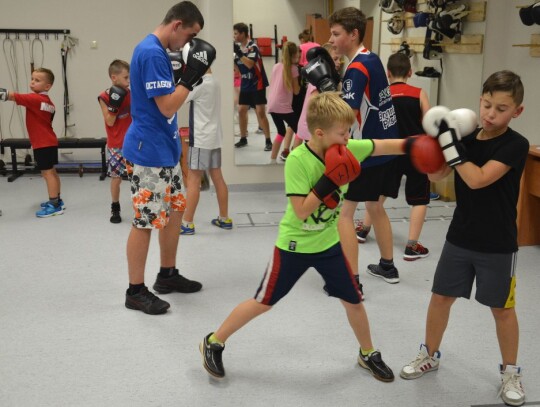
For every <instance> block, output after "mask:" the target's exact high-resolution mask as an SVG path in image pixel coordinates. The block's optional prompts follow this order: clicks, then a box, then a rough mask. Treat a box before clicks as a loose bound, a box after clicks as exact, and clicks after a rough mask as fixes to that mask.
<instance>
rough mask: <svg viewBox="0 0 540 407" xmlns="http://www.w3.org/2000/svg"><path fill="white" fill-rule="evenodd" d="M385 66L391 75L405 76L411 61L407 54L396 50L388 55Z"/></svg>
mask: <svg viewBox="0 0 540 407" xmlns="http://www.w3.org/2000/svg"><path fill="white" fill-rule="evenodd" d="M386 68H387V69H388V71H390V73H391V74H392V76H393V77H395V78H405V77H406V76H407V75H408V74H409V71H410V70H411V61H410V60H409V57H407V55H405V54H402V53H401V52H397V53H395V54H392V55H390V57H388V63H387V64H386Z"/></svg>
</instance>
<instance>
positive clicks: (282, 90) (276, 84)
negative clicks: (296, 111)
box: [267, 62, 299, 114]
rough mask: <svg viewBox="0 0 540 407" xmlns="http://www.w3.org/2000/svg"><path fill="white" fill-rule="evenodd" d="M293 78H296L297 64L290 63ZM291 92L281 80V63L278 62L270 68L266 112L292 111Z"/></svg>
mask: <svg viewBox="0 0 540 407" xmlns="http://www.w3.org/2000/svg"><path fill="white" fill-rule="evenodd" d="M291 75H292V77H293V79H295V78H298V75H299V73H298V66H297V65H291ZM292 100H293V92H292V90H288V89H287V88H286V87H285V83H284V82H283V64H282V63H281V62H278V63H277V64H275V65H274V68H272V77H271V78H270V86H269V88H268V104H267V106H268V113H283V114H284V113H292V112H293V109H292Z"/></svg>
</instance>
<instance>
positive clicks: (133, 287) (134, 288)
mask: <svg viewBox="0 0 540 407" xmlns="http://www.w3.org/2000/svg"><path fill="white" fill-rule="evenodd" d="M143 288H144V283H141V284H131V283H130V284H129V288H128V294H129V295H135V294H139V293H140V292H141V290H142V289H143Z"/></svg>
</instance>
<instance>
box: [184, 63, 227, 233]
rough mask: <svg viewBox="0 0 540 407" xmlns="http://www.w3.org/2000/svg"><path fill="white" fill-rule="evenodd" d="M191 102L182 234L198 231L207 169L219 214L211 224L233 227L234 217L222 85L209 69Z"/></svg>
mask: <svg viewBox="0 0 540 407" xmlns="http://www.w3.org/2000/svg"><path fill="white" fill-rule="evenodd" d="M186 102H190V104H189V152H188V158H187V163H188V168H189V170H188V176H187V181H186V188H187V191H188V192H187V199H186V210H185V212H184V218H183V220H182V224H181V226H180V234H181V235H193V234H195V224H194V223H193V219H194V217H195V211H196V210H197V204H198V203H199V198H200V186H201V179H202V177H203V175H204V172H205V171H208V173H209V175H210V178H211V179H212V183H213V184H214V187H215V188H216V196H217V201H218V207H219V215H218V217H217V218H215V219H212V225H215V226H217V227H219V228H222V229H227V230H230V229H232V227H233V222H232V219H230V218H229V215H228V210H229V208H228V206H229V189H228V188H227V184H226V183H225V180H224V179H223V174H222V172H221V145H222V141H223V131H222V128H221V87H220V86H219V83H218V81H217V80H216V79H215V78H214V76H213V75H212V71H211V70H210V69H208V71H207V72H206V74H205V75H204V76H203V77H202V83H201V84H200V85H198V86H195V87H194V88H193V91H192V92H190V93H189V96H188V97H187V99H186Z"/></svg>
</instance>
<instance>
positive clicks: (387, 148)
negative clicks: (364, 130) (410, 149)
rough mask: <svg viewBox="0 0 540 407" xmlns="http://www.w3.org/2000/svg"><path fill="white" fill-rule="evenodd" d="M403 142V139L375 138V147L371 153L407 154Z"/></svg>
mask: <svg viewBox="0 0 540 407" xmlns="http://www.w3.org/2000/svg"><path fill="white" fill-rule="evenodd" d="M403 143H404V141H403V139H388V140H380V139H373V145H374V149H373V153H372V154H371V155H372V156H376V155H400V154H405V151H404V150H403Z"/></svg>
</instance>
